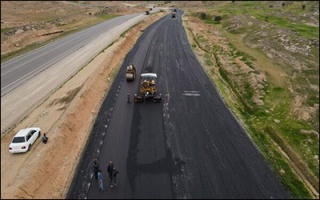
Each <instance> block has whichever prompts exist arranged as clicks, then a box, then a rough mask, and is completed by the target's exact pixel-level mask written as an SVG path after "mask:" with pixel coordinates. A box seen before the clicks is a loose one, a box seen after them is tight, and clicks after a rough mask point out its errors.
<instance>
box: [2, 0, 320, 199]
mask: <svg viewBox="0 0 320 200" xmlns="http://www.w3.org/2000/svg"><path fill="white" fill-rule="evenodd" d="M230 2H231V1H230ZM230 2H226V3H225V4H227V3H230ZM33 3H34V2H30V1H28V3H23V2H9V1H6V2H3V1H2V2H1V29H3V28H8V30H9V31H8V33H7V34H3V32H2V33H1V55H3V54H5V53H8V52H13V51H15V50H18V49H21V48H22V47H25V46H27V45H29V44H33V43H35V42H43V41H47V40H48V39H53V38H54V37H55V36H56V35H59V34H63V33H64V32H68V31H71V30H73V29H76V28H79V27H83V26H84V25H86V24H90V23H91V24H92V23H97V22H99V20H101V18H100V19H99V16H103V15H105V14H124V13H134V12H144V11H145V10H147V9H146V8H145V5H139V2H135V1H133V2H129V3H130V4H123V3H121V2H115V1H113V2H103V3H102V2H101V3H99V2H88V3H81V2H80V3H77V4H75V3H72V2H55V3H52V2H42V3H43V4H41V6H43V9H40V8H39V9H37V11H36V12H37V14H38V16H42V19H41V18H40V19H36V18H33V16H35V15H33V13H31V12H29V11H28V10H30V8H32V7H34V6H35V5H34V4H33ZM127 3H128V2H127ZM140 3H141V2H140ZM176 3H177V4H176V5H177V7H181V8H184V9H186V11H187V13H186V15H185V16H184V17H183V23H184V26H185V27H186V30H187V33H188V36H189V39H190V41H191V42H190V43H191V45H192V46H193V47H194V49H195V53H196V54H197V56H198V58H199V61H200V62H201V64H202V65H203V66H204V69H205V70H206V72H207V73H208V74H209V75H211V76H212V77H213V79H214V80H215V84H217V86H218V88H219V90H220V92H221V94H222V96H224V98H225V101H226V102H227V103H228V104H229V105H232V104H233V105H234V107H233V108H232V110H233V111H234V112H235V113H236V114H239V113H238V112H239V111H238V110H241V109H242V103H243V102H244V103H243V104H246V105H247V106H248V107H247V108H248V109H253V110H254V109H255V108H256V107H259V108H262V110H264V113H267V114H268V113H270V114H272V115H271V118H270V119H269V118H268V119H266V121H267V120H268V123H269V122H270V121H271V123H273V124H275V125H274V127H277V126H276V125H277V124H281V123H284V121H281V122H280V120H279V119H281V120H282V118H280V114H279V116H278V115H277V114H276V112H277V109H279V108H278V107H281V106H283V105H285V106H286V105H287V104H282V102H281V98H283V99H285V98H287V96H284V95H283V96H279V97H277V99H276V100H274V99H269V100H268V94H270V93H272V90H271V89H270V88H269V87H268V86H270V85H272V86H273V87H275V88H289V90H290V91H291V92H292V94H291V95H292V97H293V101H292V102H293V103H292V104H293V105H292V107H291V111H290V112H292V118H294V119H295V118H297V119H299V120H302V121H303V122H305V123H309V124H312V126H311V127H316V128H315V130H313V129H312V128H310V130H309V129H308V130H305V129H304V128H300V127H299V131H300V132H301V134H304V135H307V136H308V138H307V139H303V140H301V144H303V145H305V144H307V145H306V146H304V148H305V149H303V151H304V153H305V154H303V155H305V157H310V160H313V161H314V163H316V164H315V165H316V167H317V168H318V169H319V157H318V156H319V153H318V154H317V155H314V154H313V153H314V152H313V151H312V150H311V149H309V146H308V144H309V145H310V144H314V143H316V144H318V143H319V123H318V120H315V119H318V118H317V115H318V116H319V100H317V101H315V103H309V104H308V103H306V102H307V101H308V100H309V97H308V95H307V94H305V93H303V92H301V91H304V90H305V86H304V85H303V84H293V82H294V81H296V82H295V83H297V80H300V79H299V77H300V76H301V74H302V75H303V77H306V78H304V82H303V83H308V85H307V86H308V89H310V90H312V91H313V92H317V93H318V92H319V84H317V83H319V75H318V74H312V72H313V68H316V67H317V68H318V70H319V65H318V62H319V57H316V56H315V54H314V51H316V52H318V51H319V40H314V39H310V40H306V39H301V38H299V37H298V36H297V34H296V33H294V32H293V31H291V30H288V29H277V31H275V30H276V29H275V27H273V25H272V23H261V21H258V20H257V19H256V18H253V17H251V16H249V15H242V14H241V15H239V16H238V17H236V18H233V19H232V20H230V19H229V21H233V22H234V23H230V24H228V25H225V27H224V29H225V30H228V32H232V31H234V32H236V31H238V30H242V29H246V28H248V27H249V28H250V27H253V26H255V27H259V30H261V31H258V32H251V34H244V33H239V35H237V36H236V37H234V36H232V35H230V34H229V33H228V32H226V31H225V32H223V31H222V30H221V29H218V28H216V27H215V26H213V25H212V24H207V23H204V22H203V21H202V20H200V19H199V17H195V15H194V14H192V13H197V12H198V13H201V12H205V13H207V14H209V13H210V12H212V13H211V16H214V15H219V13H215V12H213V11H209V10H208V9H207V8H208V7H209V6H211V5H209V6H208V5H205V6H203V5H202V3H201V1H197V2H188V1H181V2H179V3H178V2H176ZM236 3H237V2H236ZM17 4H21V5H23V6H21V5H20V6H19V5H17ZM37 4H38V3H37ZM53 5H54V6H53ZM62 5H63V6H62ZM75 5H76V6H77V7H75ZM79 5H80V6H79ZM167 6H169V5H167ZM278 6H279V7H281V5H278ZM190 7H191V8H192V9H188V8H190ZM47 10H49V12H47ZM13 11H15V13H24V15H22V14H21V15H18V14H16V15H12V14H10V13H13ZM28 12H29V13H28ZM53 13H55V14H53ZM51 14H52V16H51ZM165 14H167V13H166V12H160V13H158V14H156V15H151V16H150V18H148V19H147V20H146V21H144V22H142V23H140V24H138V25H137V26H135V27H133V28H132V29H131V30H130V31H128V32H127V33H126V34H125V35H124V36H123V37H121V38H119V40H117V41H116V42H115V43H114V44H113V45H112V46H111V47H109V48H108V49H106V50H105V51H104V52H102V53H101V54H99V55H98V56H97V57H96V58H95V59H94V60H92V62H90V63H89V64H88V65H87V66H86V67H84V68H83V69H82V70H81V71H79V72H78V73H77V74H76V75H75V76H74V77H73V78H72V79H70V80H69V81H68V82H67V83H65V84H64V85H63V86H62V87H61V88H59V89H58V90H57V91H55V92H54V93H53V94H52V95H50V96H49V97H48V98H47V99H46V100H45V101H44V102H43V103H42V104H41V105H40V106H38V107H37V108H36V109H35V110H34V111H32V112H31V113H30V114H29V115H28V116H27V117H26V118H25V119H23V120H22V121H21V122H20V123H18V124H17V125H16V126H15V127H13V129H12V130H10V131H9V132H7V133H6V134H5V135H4V136H3V137H2V138H1V198H65V195H66V192H67V189H68V186H69V184H70V181H71V180H72V177H73V174H74V169H75V167H76V165H77V163H78V159H79V158H80V154H81V152H82V150H83V147H84V145H85V142H86V139H87V137H88V135H89V133H90V130H91V127H92V124H93V123H94V120H95V116H96V114H97V112H98V110H99V107H100V104H101V102H102V99H103V97H104V95H105V94H106V92H107V91H108V88H109V87H110V85H111V83H112V81H113V78H114V77H115V75H116V73H117V70H118V68H119V67H120V65H121V62H122V60H123V59H124V57H125V56H126V54H127V53H128V52H129V51H130V49H131V48H132V46H133V45H134V43H135V41H136V40H137V39H138V37H139V36H140V35H141V33H142V31H141V30H143V29H145V28H146V27H147V26H148V25H150V24H151V23H152V22H154V21H155V20H157V19H159V18H160V17H161V16H163V15H165ZM45 15H46V16H45ZM22 16H24V17H22ZM315 16H317V15H315ZM308 17H309V18H308V19H309V21H307V22H306V23H308V24H311V25H312V26H318V27H319V24H318V23H319V21H318V20H316V18H314V15H310V16H308ZM48 18H50V20H48ZM291 18H293V16H291ZM44 21H45V22H44ZM10 27H11V28H10ZM12 27H15V28H12ZM270 30H272V31H270ZM275 32H276V33H277V35H274V34H273V33H275ZM225 36H229V37H225ZM270 37H271V38H274V39H273V40H272V41H270V40H268V38H270ZM239 38H241V42H239ZM257 38H258V39H259V40H258V39H257ZM292 38H294V39H292ZM208 41H210V42H208ZM230 43H232V44H233V45H230ZM249 47H250V48H249ZM254 48H260V49H261V51H259V52H260V53H259V52H258V51H255V50H253V49H254ZM239 49H241V52H239ZM262 51H263V52H265V55H267V56H265V57H263V56H261V52H262ZM235 55H237V56H235ZM248 55H251V56H253V57H255V58H256V60H254V59H249V58H250V56H248ZM317 55H318V54H317ZM110 58H112V59H110ZM306 58H308V59H306ZM270 59H271V60H274V61H275V62H270ZM281 64H283V65H282V66H290V67H292V69H291V68H290V69H289V68H288V67H287V68H286V67H281ZM221 66H223V67H221ZM222 69H223V70H224V72H225V73H227V74H228V76H229V77H230V78H231V79H232V80H234V82H233V83H226V82H227V81H226V80H224V81H221V80H223V78H222V75H221V74H222V73H221V70H222ZM311 69H312V70H311ZM308 70H310V73H309V72H308ZM315 71H316V70H315ZM307 72H308V73H309V74H307ZM219 74H220V75H219ZM239 77H241V78H239ZM289 77H290V78H291V79H289ZM242 80H246V81H247V82H246V84H245V83H244V82H245V81H242ZM222 83H223V84H222ZM233 85H237V86H238V88H237V89H234V88H232V86H233ZM248 88H251V90H250V91H251V93H250V98H243V99H241V98H240V100H241V101H243V102H242V103H241V101H239V99H237V98H239V94H246V93H247V89H248ZM266 88H267V89H266ZM269 90H270V91H269ZM291 95H290V98H291ZM316 98H317V99H319V96H316ZM230 99H231V100H230ZM272 100H274V101H275V102H273V103H274V104H270V102H268V101H272ZM239 102H240V103H239ZM276 103H278V105H277V104H276ZM259 112H260V111H259ZM279 112H280V111H279ZM281 112H284V111H283V110H281ZM240 120H242V121H243V123H245V120H244V119H241V118H240ZM250 120H251V121H254V122H255V123H256V124H258V125H257V126H261V127H263V126H265V124H262V122H259V120H257V119H255V118H252V119H250ZM255 120H256V121H255ZM286 120H287V119H286ZM251 121H250V122H251ZM314 124H315V125H314ZM30 126H39V127H41V129H42V132H43V133H47V135H48V137H49V142H48V144H46V145H44V144H42V143H41V142H40V140H38V141H37V142H36V144H35V145H34V146H33V148H32V150H31V152H28V153H26V154H21V155H11V154H10V153H9V152H8V145H9V143H10V141H11V139H12V137H13V135H14V134H15V133H16V132H17V131H18V130H19V129H21V128H25V127H30ZM253 137H254V136H253ZM275 146H276V147H277V148H278V150H279V151H281V152H283V154H284V155H285V156H288V155H286V154H289V153H288V151H284V150H283V148H282V147H281V146H278V145H277V144H275ZM270 152H272V151H271V150H270ZM288 160H290V159H288ZM292 160H293V159H292V158H291V161H290V162H291V166H292V168H294V169H295V173H297V174H298V175H299V177H300V179H302V180H303V182H304V184H306V185H308V190H309V191H310V193H312V197H313V198H319V193H318V189H317V188H316V187H314V185H313V184H312V183H311V182H312V179H309V178H306V174H307V173H309V170H308V169H307V168H306V170H305V172H302V171H301V169H300V168H299V166H298V165H297V163H296V162H294V160H293V161H292ZM299 160H302V159H299ZM314 163H313V164H314ZM276 170H277V171H279V172H280V174H286V173H287V174H288V171H286V170H284V169H283V168H281V166H280V168H276ZM317 181H318V178H317ZM316 184H319V182H316Z"/></svg>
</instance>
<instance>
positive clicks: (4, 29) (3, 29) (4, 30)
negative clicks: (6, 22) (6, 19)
mask: <svg viewBox="0 0 320 200" xmlns="http://www.w3.org/2000/svg"><path fill="white" fill-rule="evenodd" d="M13 29H15V27H11V28H2V29H1V34H2V33H5V32H8V31H11V30H13Z"/></svg>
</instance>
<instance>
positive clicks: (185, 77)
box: [67, 10, 292, 199]
mask: <svg viewBox="0 0 320 200" xmlns="http://www.w3.org/2000/svg"><path fill="white" fill-rule="evenodd" d="M182 14H183V12H182V11H181V10H178V13H177V18H176V19H173V18H171V15H167V16H165V17H163V18H161V19H160V20H158V21H157V22H155V23H154V24H152V25H151V26H150V27H149V28H148V29H146V30H145V32H144V34H143V35H142V36H141V37H140V38H139V40H138V42H137V43H136V45H135V46H134V48H133V49H132V50H131V51H130V52H129V54H128V55H127V56H126V58H125V60H124V62H123V65H122V66H121V69H120V70H119V73H118V75H117V77H116V78H115V81H114V82H113V85H112V87H111V88H110V90H109V92H108V94H107V96H106V98H105V100H104V102H103V104H102V106H101V110H100V112H99V114H98V117H97V120H96V122H95V125H94V127H93V129H92V132H91V136H90V139H89V140H88V143H87V146H86V149H85V150H84V154H83V155H82V158H81V160H80V163H79V166H78V167H77V171H76V173H75V177H74V179H73V181H72V184H71V187H70V189H69V192H68V194H67V198H68V199H69V198H89V199H93V198H94V199H101V198H105V199H108V198H145V199H148V198H150V199H158V198H160V199H166V198H178V199H180V198H195V199H196V198H217V199H220V198H223V199H229V198H237V199H247V198H248V199H255V198H263V199H266V198H268V199H272V198H292V196H291V194H290V193H289V192H288V191H286V189H285V188H284V186H283V185H282V184H281V182H280V181H279V179H278V178H277V177H276V175H275V174H274V173H273V172H272V170H271V169H270V167H269V166H268V165H267V163H266V161H265V160H264V159H263V156H262V155H261V154H260V153H259V151H258V150H257V149H256V147H255V145H254V144H253V143H252V141H251V140H250V138H249V137H248V136H247V134H246V132H245V131H244V130H243V129H242V127H241V126H240V124H239V123H238V121H237V120H236V118H235V117H234V116H233V115H232V113H231V112H230V111H229V110H228V108H227V107H226V106H225V104H224V102H223V101H222V100H221V98H220V96H219V94H218V92H217V90H216V89H215V87H214V85H213V84H212V82H211V81H210V79H209V77H208V76H207V75H206V73H205V72H204V71H203V68H202V67H201V65H200V64H199V62H198V61H197V59H196V57H195V56H194V54H193V52H192V49H191V47H190V44H189V43H188V40H187V36H186V33H185V30H184V28H183V26H182V23H181V15H182ZM131 63H132V64H134V65H135V66H136V67H137V72H138V74H141V73H142V72H155V73H157V75H158V90H159V91H160V92H161V93H162V94H163V102H162V103H146V104H134V103H133V104H127V103H126V100H127V96H126V93H127V92H128V91H129V92H130V93H131V94H133V93H135V92H137V90H138V84H139V80H135V81H134V82H132V83H127V82H126V81H125V67H126V66H127V65H128V64H131ZM94 158H98V161H99V163H100V168H101V169H102V173H103V175H104V186H105V189H106V191H104V192H101V191H99V190H98V183H97V182H96V180H95V179H94V177H93V159H94ZM109 160H112V161H113V163H115V166H116V167H117V168H118V170H119V172H120V173H119V175H118V179H117V184H118V187H117V188H110V187H109V184H108V176H107V163H108V161H109Z"/></svg>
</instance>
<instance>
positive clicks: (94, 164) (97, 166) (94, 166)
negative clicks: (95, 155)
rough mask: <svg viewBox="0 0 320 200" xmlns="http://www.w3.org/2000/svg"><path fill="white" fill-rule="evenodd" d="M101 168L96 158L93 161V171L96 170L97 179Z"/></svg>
mask: <svg viewBox="0 0 320 200" xmlns="http://www.w3.org/2000/svg"><path fill="white" fill-rule="evenodd" d="M99 170H100V168H99V163H98V160H97V159H94V161H93V171H94V177H95V178H96V180H98V172H99Z"/></svg>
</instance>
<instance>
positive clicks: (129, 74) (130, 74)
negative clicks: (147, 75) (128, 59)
mask: <svg viewBox="0 0 320 200" xmlns="http://www.w3.org/2000/svg"><path fill="white" fill-rule="evenodd" d="M135 78H136V68H135V66H134V65H128V66H127V71H126V79H127V81H134V79H135Z"/></svg>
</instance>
